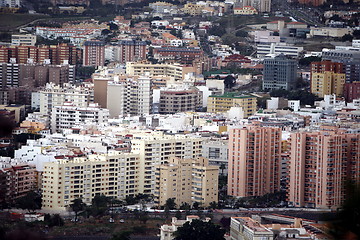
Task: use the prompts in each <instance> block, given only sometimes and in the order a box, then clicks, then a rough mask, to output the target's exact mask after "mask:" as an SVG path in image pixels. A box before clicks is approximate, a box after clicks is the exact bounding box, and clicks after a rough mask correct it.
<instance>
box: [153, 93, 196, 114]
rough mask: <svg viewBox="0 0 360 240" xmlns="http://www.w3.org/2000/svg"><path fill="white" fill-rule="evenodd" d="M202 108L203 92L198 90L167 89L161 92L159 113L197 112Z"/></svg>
mask: <svg viewBox="0 0 360 240" xmlns="http://www.w3.org/2000/svg"><path fill="white" fill-rule="evenodd" d="M201 108H202V92H200V91H199V90H198V89H197V88H195V87H194V88H188V89H186V88H182V89H176V88H173V89H171V88H167V89H164V90H161V91H160V106H159V113H161V114H174V113H177V112H196V111H199V110H201Z"/></svg>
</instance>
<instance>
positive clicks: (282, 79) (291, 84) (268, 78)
mask: <svg viewBox="0 0 360 240" xmlns="http://www.w3.org/2000/svg"><path fill="white" fill-rule="evenodd" d="M296 71H297V61H296V60H294V59H289V58H287V57H286V56H285V55H279V56H276V57H274V58H269V59H265V60H264V76H263V85H262V87H263V89H264V90H268V91H271V90H275V89H284V90H292V89H294V88H295V82H296V74H297V72H296Z"/></svg>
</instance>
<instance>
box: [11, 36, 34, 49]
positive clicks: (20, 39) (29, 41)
mask: <svg viewBox="0 0 360 240" xmlns="http://www.w3.org/2000/svg"><path fill="white" fill-rule="evenodd" d="M11 44H12V45H16V46H19V45H29V46H35V44H36V35H32V34H13V35H11Z"/></svg>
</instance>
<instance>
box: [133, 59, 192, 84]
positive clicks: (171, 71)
mask: <svg viewBox="0 0 360 240" xmlns="http://www.w3.org/2000/svg"><path fill="white" fill-rule="evenodd" d="M191 72H195V70H194V68H193V67H187V66H183V65H180V64H177V63H174V64H151V63H141V62H127V63H126V73H127V74H129V75H133V76H142V75H146V74H149V75H150V76H168V77H173V78H174V79H175V80H176V81H178V80H182V79H184V77H185V74H187V73H191Z"/></svg>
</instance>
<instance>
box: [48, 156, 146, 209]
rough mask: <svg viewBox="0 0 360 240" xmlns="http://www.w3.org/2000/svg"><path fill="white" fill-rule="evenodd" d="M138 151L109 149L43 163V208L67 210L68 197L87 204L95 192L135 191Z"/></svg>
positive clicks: (117, 195)
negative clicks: (134, 152)
mask: <svg viewBox="0 0 360 240" xmlns="http://www.w3.org/2000/svg"><path fill="white" fill-rule="evenodd" d="M140 174H141V172H140V171H139V155H138V154H133V153H121V152H110V153H109V154H107V155H89V156H88V157H80V158H73V159H65V158H64V159H58V160H57V161H56V162H48V163H44V171H43V179H42V185H43V198H42V199H43V201H42V208H43V209H44V210H55V211H56V210H62V211H66V210H67V208H68V207H69V206H70V204H71V201H72V200H74V199H76V198H82V200H83V202H84V203H86V204H91V200H92V199H93V198H94V197H95V196H96V195H101V194H104V195H105V196H107V197H114V198H116V199H124V198H125V197H126V196H134V195H136V194H137V193H138V184H139V175H140Z"/></svg>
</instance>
